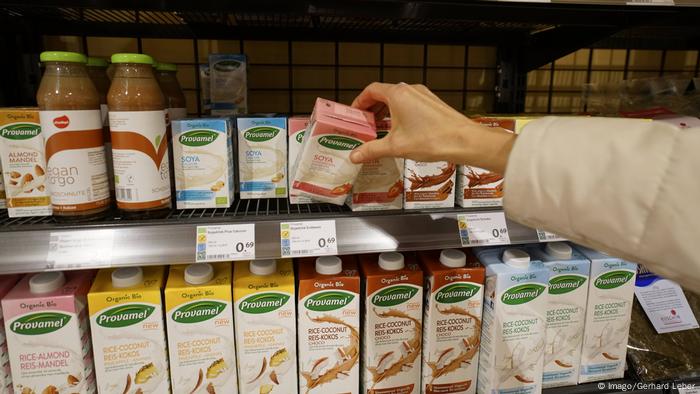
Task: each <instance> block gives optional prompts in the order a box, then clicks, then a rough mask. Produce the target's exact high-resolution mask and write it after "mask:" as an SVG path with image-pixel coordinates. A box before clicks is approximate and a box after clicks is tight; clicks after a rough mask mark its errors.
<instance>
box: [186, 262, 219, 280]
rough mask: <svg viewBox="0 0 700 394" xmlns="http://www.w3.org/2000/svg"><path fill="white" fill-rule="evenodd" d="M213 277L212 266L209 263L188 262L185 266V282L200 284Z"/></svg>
mask: <svg viewBox="0 0 700 394" xmlns="http://www.w3.org/2000/svg"><path fill="white" fill-rule="evenodd" d="M212 279H214V267H212V266H211V264H190V265H188V266H187V268H185V282H187V283H189V284H191V285H202V284H205V283H207V282H209V281H211V280H212Z"/></svg>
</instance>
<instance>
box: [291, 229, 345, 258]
mask: <svg viewBox="0 0 700 394" xmlns="http://www.w3.org/2000/svg"><path fill="white" fill-rule="evenodd" d="M337 239H338V238H337V236H336V233H335V220H316V221H305V222H283V223H280V250H281V255H282V257H304V256H329V255H336V254H338V242H337Z"/></svg>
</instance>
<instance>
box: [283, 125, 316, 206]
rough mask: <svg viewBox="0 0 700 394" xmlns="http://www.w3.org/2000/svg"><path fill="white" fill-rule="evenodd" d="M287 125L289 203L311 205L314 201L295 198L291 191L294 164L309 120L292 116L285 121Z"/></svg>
mask: <svg viewBox="0 0 700 394" xmlns="http://www.w3.org/2000/svg"><path fill="white" fill-rule="evenodd" d="M287 124H288V126H287V127H288V128H289V139H288V140H287V145H289V157H288V163H287V178H288V179H289V202H290V203H291V204H309V203H313V202H314V200H312V199H310V198H308V197H303V196H297V195H296V194H294V192H293V191H292V182H293V179H294V163H295V162H296V160H297V157H299V153H301V145H302V142H303V141H304V133H305V132H306V127H307V126H308V125H309V118H308V117H306V116H294V117H291V118H289V119H287Z"/></svg>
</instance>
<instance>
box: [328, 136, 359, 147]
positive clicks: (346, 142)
mask: <svg viewBox="0 0 700 394" xmlns="http://www.w3.org/2000/svg"><path fill="white" fill-rule="evenodd" d="M318 143H319V144H321V145H323V146H325V147H326V148H330V149H333V150H353V149H355V148H357V147H358V146H360V145H362V141H358V140H356V139H352V138H349V137H343V136H340V135H324V136H323V137H321V138H319V139H318Z"/></svg>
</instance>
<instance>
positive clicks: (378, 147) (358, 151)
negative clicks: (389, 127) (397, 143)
mask: <svg viewBox="0 0 700 394" xmlns="http://www.w3.org/2000/svg"><path fill="white" fill-rule="evenodd" d="M388 156H391V142H390V139H389V138H387V137H384V138H382V139H381V140H374V141H369V142H365V143H364V144H362V145H360V146H358V147H357V148H355V149H354V150H353V151H352V152H351V153H350V161H352V162H353V163H355V164H360V163H366V162H368V161H371V160H376V159H381V158H383V157H388Z"/></svg>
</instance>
